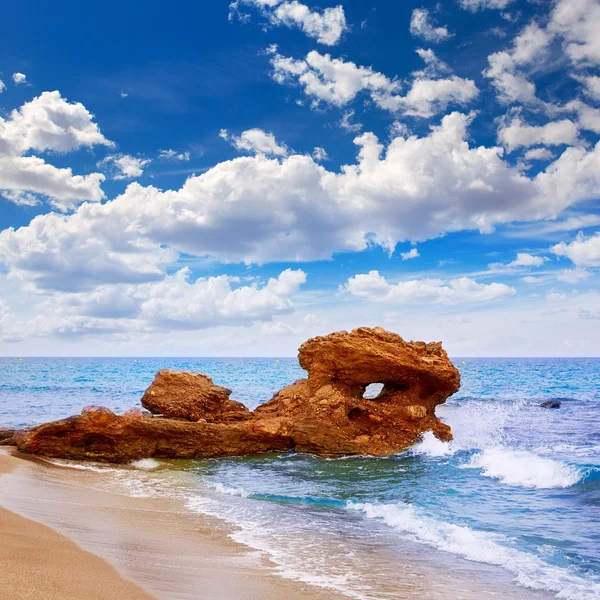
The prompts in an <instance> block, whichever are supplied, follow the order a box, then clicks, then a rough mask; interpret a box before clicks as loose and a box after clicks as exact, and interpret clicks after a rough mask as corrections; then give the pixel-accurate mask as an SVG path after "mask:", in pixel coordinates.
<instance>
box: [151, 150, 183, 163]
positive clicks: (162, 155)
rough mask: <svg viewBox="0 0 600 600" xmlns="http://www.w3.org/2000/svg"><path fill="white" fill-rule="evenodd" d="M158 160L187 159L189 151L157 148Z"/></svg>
mask: <svg viewBox="0 0 600 600" xmlns="http://www.w3.org/2000/svg"><path fill="white" fill-rule="evenodd" d="M158 158H159V160H175V161H188V160H190V153H189V152H177V151H176V150H172V149H169V150H159V151H158Z"/></svg>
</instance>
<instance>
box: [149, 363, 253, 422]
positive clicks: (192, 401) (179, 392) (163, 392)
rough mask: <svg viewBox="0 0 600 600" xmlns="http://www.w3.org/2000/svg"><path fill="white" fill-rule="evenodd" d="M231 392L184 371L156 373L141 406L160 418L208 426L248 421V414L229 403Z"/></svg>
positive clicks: (200, 375) (230, 401)
mask: <svg viewBox="0 0 600 600" xmlns="http://www.w3.org/2000/svg"><path fill="white" fill-rule="evenodd" d="M230 395H231V390H228V389H227V388H224V387H221V386H219V385H215V384H214V383H213V381H212V379H211V378H210V377H208V375H203V374H201V373H187V372H185V371H170V370H168V369H163V370H162V371H159V372H158V373H157V375H156V377H155V379H154V381H153V382H152V385H151V386H150V387H149V388H148V389H147V390H146V393H145V394H144V395H143V397H142V406H143V407H144V408H146V409H148V410H149V411H150V412H151V413H154V414H160V415H162V416H163V417H173V418H180V419H186V420H188V421H200V420H201V419H203V420H204V421H206V422H207V423H227V422H230V421H247V420H248V419H251V418H252V415H251V413H250V411H249V410H248V409H247V408H246V407H245V406H244V405H243V404H242V403H241V402H236V401H235V400H230V399H229V396H230Z"/></svg>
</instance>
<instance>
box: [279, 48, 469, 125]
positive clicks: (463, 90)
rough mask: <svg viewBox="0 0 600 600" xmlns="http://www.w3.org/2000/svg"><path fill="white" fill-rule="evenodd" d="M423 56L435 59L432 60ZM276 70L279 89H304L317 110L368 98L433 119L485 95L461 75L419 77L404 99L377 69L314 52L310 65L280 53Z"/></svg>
mask: <svg viewBox="0 0 600 600" xmlns="http://www.w3.org/2000/svg"><path fill="white" fill-rule="evenodd" d="M423 56H425V58H426V59H428V58H430V57H429V55H427V54H423ZM271 65H272V66H273V73H272V75H273V78H274V79H275V81H277V82H278V83H281V84H284V83H293V84H297V85H300V86H301V87H302V88H303V91H304V93H305V94H306V95H307V96H308V97H309V98H312V99H313V101H314V102H315V104H318V103H320V102H324V103H326V104H331V105H333V106H337V107H343V106H346V105H347V104H349V103H350V102H352V101H353V100H354V99H355V98H356V97H357V96H358V94H359V93H361V92H363V93H365V94H367V95H368V96H369V97H370V98H371V100H372V101H373V102H374V103H375V104H376V105H377V106H378V107H379V108H382V109H384V110H389V111H392V112H403V113H405V114H408V115H413V116H419V117H430V116H432V115H434V114H435V113H437V112H440V111H443V110H445V109H446V108H447V107H448V106H449V105H450V104H458V105H461V106H464V105H466V104H468V103H469V102H471V101H472V100H473V99H474V98H475V97H477V95H478V93H479V90H478V89H477V87H476V85H475V83H474V82H473V81H472V80H470V79H464V78H462V77H457V76H456V75H453V76H451V77H448V78H440V79H433V78H431V77H428V76H424V75H420V74H418V76H416V77H414V78H413V80H412V82H411V83H410V88H409V89H408V91H407V93H406V94H405V95H402V94H401V87H402V86H401V84H400V82H399V81H397V80H392V79H389V78H388V77H386V76H385V75H383V73H379V72H377V71H374V70H373V69H372V68H371V67H363V66H359V65H356V64H355V63H353V62H350V61H344V60H342V59H339V58H332V57H331V56H330V55H329V54H324V55H322V54H319V53H318V52H316V51H314V50H313V51H311V52H309V53H308V54H307V55H306V58H305V59H304V60H295V59H293V58H289V57H285V56H282V55H280V54H278V53H275V54H274V55H273V57H272V58H271Z"/></svg>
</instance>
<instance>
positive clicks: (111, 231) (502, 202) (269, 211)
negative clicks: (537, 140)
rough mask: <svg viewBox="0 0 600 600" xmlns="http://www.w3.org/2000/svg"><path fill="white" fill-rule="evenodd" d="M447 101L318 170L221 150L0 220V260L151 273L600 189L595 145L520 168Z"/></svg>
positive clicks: (540, 210)
mask: <svg viewBox="0 0 600 600" xmlns="http://www.w3.org/2000/svg"><path fill="white" fill-rule="evenodd" d="M468 125H469V117H468V116H466V115H463V114H460V113H452V114H450V115H447V116H446V117H444V118H443V120H442V123H441V125H439V126H437V127H433V128H432V129H431V131H430V133H429V134H428V135H426V136H423V137H418V136H410V137H408V138H404V137H396V138H394V139H393V140H392V141H391V142H390V143H389V145H387V147H384V145H383V144H381V143H380V142H379V140H378V139H377V137H376V136H375V135H373V134H372V133H366V134H364V135H361V136H359V137H357V138H356V140H355V143H356V144H357V146H358V149H359V150H358V161H357V162H356V163H355V164H350V165H345V166H343V167H342V168H341V169H340V170H337V169H336V170H333V171H329V170H327V169H325V168H324V167H323V166H322V165H319V164H318V163H316V162H315V161H314V159H313V158H312V157H310V156H308V155H305V154H301V155H300V154H293V155H290V156H288V157H285V158H281V159H269V158H267V157H265V156H264V155H262V154H258V155H256V156H252V157H240V158H236V159H234V160H229V161H225V162H222V163H220V164H218V165H216V166H215V167H213V168H212V169H209V170H208V171H207V172H205V173H203V174H202V175H200V176H192V177H190V178H189V179H187V181H186V182H185V183H184V185H183V186H182V187H181V189H179V190H165V191H162V190H159V189H157V188H155V187H152V186H141V185H139V184H137V183H132V184H130V185H129V186H128V187H127V189H126V190H125V192H124V193H123V194H121V195H120V196H118V197H116V198H115V199H113V200H111V201H108V202H105V203H103V204H84V205H82V206H81V207H80V208H79V209H77V210H76V211H75V213H73V214H72V215H70V216H68V217H61V216H58V215H56V214H48V215H41V216H39V217H36V218H35V219H34V220H33V221H32V223H31V224H30V225H28V226H26V227H22V228H20V229H18V230H16V231H15V230H13V229H7V230H5V231H3V232H0V261H2V262H3V263H4V264H5V265H6V266H7V267H8V268H9V269H10V270H11V271H12V272H15V273H17V274H18V275H19V276H20V277H22V278H24V279H29V280H31V281H32V282H33V283H34V284H35V285H36V286H38V287H40V286H41V287H59V288H60V287H61V286H62V287H65V286H75V285H78V286H85V285H92V283H93V282H99V281H102V279H103V278H111V279H110V280H112V281H114V280H115V279H116V280H117V281H121V282H125V281H133V282H139V281H147V280H148V279H153V278H154V279H156V278H160V276H161V273H162V272H163V270H164V267H165V264H168V263H169V262H172V261H174V260H175V259H176V257H177V253H186V254H190V255H195V256H201V257H204V256H211V257H213V258H215V259H217V260H220V261H222V262H238V261H243V262H246V263H265V262H269V261H286V260H287V261H307V260H319V259H326V258H330V257H331V255H332V254H333V253H335V252H340V251H349V252H351V251H360V250H363V249H365V248H366V247H368V246H369V245H372V244H377V245H379V246H381V247H383V248H385V249H386V250H388V251H393V249H394V248H395V246H396V245H397V243H399V242H401V241H411V242H419V241H422V240H425V239H429V238H433V237H437V236H439V235H441V234H444V233H447V232H450V231H459V230H464V229H478V230H480V231H483V232H490V231H492V230H493V228H494V226H495V225H497V224H501V223H509V222H513V221H521V222H523V221H528V220H540V219H550V218H554V217H556V216H557V215H558V214H559V213H560V212H561V211H562V210H564V209H566V208H568V207H569V206H571V205H573V204H574V203H576V202H578V201H580V200H584V199H588V198H590V197H593V196H594V195H597V194H598V193H600V170H599V169H598V163H599V161H600V146H598V147H596V148H594V149H591V150H586V149H584V148H568V149H567V150H565V151H564V152H563V153H562V155H561V156H560V157H559V158H558V159H557V160H556V161H555V162H553V163H551V164H550V165H549V166H548V167H547V168H546V169H545V170H544V171H542V172H540V173H538V174H537V175H536V176H535V177H528V176H526V175H525V174H523V172H521V171H520V170H519V169H518V168H515V167H513V166H511V165H509V164H508V163H506V162H505V161H504V160H503V159H502V149H500V148H486V147H484V146H480V147H470V146H469V143H468V134H467V128H468Z"/></svg>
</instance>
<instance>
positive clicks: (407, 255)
mask: <svg viewBox="0 0 600 600" xmlns="http://www.w3.org/2000/svg"><path fill="white" fill-rule="evenodd" d="M419 256H421V255H420V254H419V251H418V250H417V249H416V248H411V249H410V250H409V251H408V252H402V253H401V254H400V257H401V258H402V260H411V259H413V258H419Z"/></svg>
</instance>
